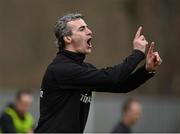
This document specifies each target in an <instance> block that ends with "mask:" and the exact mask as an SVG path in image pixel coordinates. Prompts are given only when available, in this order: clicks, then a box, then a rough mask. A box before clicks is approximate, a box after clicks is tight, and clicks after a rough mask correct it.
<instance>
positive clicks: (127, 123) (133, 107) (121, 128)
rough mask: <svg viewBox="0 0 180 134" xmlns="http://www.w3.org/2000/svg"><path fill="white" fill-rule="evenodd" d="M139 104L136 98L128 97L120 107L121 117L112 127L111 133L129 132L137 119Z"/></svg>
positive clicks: (139, 113)
mask: <svg viewBox="0 0 180 134" xmlns="http://www.w3.org/2000/svg"><path fill="white" fill-rule="evenodd" d="M141 111H142V110H141V104H140V102H139V101H138V100H137V99H136V98H130V99H128V100H127V101H126V102H125V103H124V104H123V107H122V119H121V121H120V122H119V123H118V124H117V125H116V126H115V128H114V129H113V131H112V132H113V133H130V132H132V131H131V127H132V126H133V125H134V124H135V123H136V122H137V121H138V120H139V118H140V115H141Z"/></svg>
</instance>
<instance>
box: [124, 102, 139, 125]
mask: <svg viewBox="0 0 180 134" xmlns="http://www.w3.org/2000/svg"><path fill="white" fill-rule="evenodd" d="M125 116H127V119H128V120H129V121H128V122H129V123H130V124H131V125H134V124H135V123H136V122H137V121H138V120H139V118H140V116H141V105H140V104H139V103H138V102H132V104H131V106H130V108H129V110H128V111H127V112H126V113H125Z"/></svg>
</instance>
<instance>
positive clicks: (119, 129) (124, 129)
mask: <svg viewBox="0 0 180 134" xmlns="http://www.w3.org/2000/svg"><path fill="white" fill-rule="evenodd" d="M131 132H132V131H131V128H130V127H129V126H127V125H126V124H124V123H123V122H119V123H118V124H117V125H116V126H115V128H114V129H113V131H112V133H131Z"/></svg>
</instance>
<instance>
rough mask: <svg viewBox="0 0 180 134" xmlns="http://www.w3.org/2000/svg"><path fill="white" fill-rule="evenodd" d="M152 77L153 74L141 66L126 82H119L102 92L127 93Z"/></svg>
mask: <svg viewBox="0 0 180 134" xmlns="http://www.w3.org/2000/svg"><path fill="white" fill-rule="evenodd" d="M154 75H155V73H149V72H148V71H146V69H145V66H142V67H141V68H139V69H137V70H136V71H135V72H134V73H133V74H131V75H130V76H129V77H128V78H127V79H126V80H124V81H121V82H119V83H118V84H117V85H115V86H113V87H112V88H111V89H106V90H103V92H111V93H128V92H130V91H132V90H134V89H136V88H137V87H139V86H140V85H142V84H143V83H145V82H146V81H147V80H148V79H150V78H152V77H153V76H154ZM94 91H98V90H94Z"/></svg>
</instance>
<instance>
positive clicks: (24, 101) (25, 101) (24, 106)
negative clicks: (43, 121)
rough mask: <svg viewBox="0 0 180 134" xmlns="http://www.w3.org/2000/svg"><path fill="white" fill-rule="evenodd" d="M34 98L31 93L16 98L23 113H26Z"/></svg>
mask: <svg viewBox="0 0 180 134" xmlns="http://www.w3.org/2000/svg"><path fill="white" fill-rule="evenodd" d="M32 101H33V98H32V96H31V95H29V94H23V95H22V96H21V97H20V98H19V99H17V100H16V108H17V110H18V111H19V112H20V113H21V114H24V113H26V112H27V111H28V110H29V108H30V106H31V104H32Z"/></svg>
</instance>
